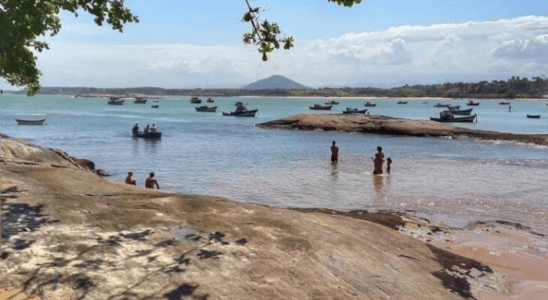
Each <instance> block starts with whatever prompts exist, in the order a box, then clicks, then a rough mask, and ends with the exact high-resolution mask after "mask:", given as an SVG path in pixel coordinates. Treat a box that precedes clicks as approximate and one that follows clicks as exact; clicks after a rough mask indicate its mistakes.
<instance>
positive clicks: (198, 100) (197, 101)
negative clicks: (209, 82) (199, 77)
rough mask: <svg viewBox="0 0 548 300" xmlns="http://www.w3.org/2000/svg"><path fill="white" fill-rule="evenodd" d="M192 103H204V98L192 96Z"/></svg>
mask: <svg viewBox="0 0 548 300" xmlns="http://www.w3.org/2000/svg"><path fill="white" fill-rule="evenodd" d="M190 103H193V104H200V103H202V99H200V98H198V97H192V98H190Z"/></svg>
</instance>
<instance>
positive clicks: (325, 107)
mask: <svg viewBox="0 0 548 300" xmlns="http://www.w3.org/2000/svg"><path fill="white" fill-rule="evenodd" d="M331 107H333V105H321V104H314V105H313V106H309V108H310V109H312V110H331Z"/></svg>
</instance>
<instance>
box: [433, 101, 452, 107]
mask: <svg viewBox="0 0 548 300" xmlns="http://www.w3.org/2000/svg"><path fill="white" fill-rule="evenodd" d="M450 106H451V104H441V103H439V102H438V103H437V104H436V105H434V107H450Z"/></svg>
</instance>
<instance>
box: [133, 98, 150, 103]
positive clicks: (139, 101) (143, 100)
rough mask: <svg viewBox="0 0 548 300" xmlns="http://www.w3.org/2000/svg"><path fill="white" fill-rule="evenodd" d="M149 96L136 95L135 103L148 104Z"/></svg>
mask: <svg viewBox="0 0 548 300" xmlns="http://www.w3.org/2000/svg"><path fill="white" fill-rule="evenodd" d="M147 100H148V99H147V98H145V97H135V101H133V103H135V104H146V103H147Z"/></svg>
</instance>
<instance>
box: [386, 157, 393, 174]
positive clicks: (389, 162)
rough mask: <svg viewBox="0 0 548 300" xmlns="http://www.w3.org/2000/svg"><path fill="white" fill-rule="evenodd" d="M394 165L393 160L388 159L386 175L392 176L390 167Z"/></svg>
mask: <svg viewBox="0 0 548 300" xmlns="http://www.w3.org/2000/svg"><path fill="white" fill-rule="evenodd" d="M391 164H392V159H391V158H390V157H389V158H387V159H386V174H390V165H391Z"/></svg>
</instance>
